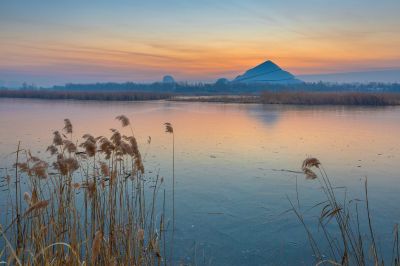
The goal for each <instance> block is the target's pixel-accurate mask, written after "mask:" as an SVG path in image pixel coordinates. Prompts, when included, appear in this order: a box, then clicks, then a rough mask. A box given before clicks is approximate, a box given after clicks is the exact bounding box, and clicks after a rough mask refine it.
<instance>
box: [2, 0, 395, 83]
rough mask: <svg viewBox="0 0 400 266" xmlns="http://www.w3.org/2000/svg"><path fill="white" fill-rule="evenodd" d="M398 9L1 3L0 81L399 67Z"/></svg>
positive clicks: (318, 4)
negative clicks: (268, 64)
mask: <svg viewBox="0 0 400 266" xmlns="http://www.w3.org/2000/svg"><path fill="white" fill-rule="evenodd" d="M398 13H400V1H389V0H384V1H369V0H366V1H361V0H359V1H355V0H350V1H343V0H337V1H329V0H327V1H322V0H320V1H317V0H313V1H226V0H220V1H188V0H186V1H167V0H164V1H147V2H144V1H98V0H97V1H75V0H72V1H71V0H69V1H19V0H14V1H9V0H2V1H1V3H0V80H14V81H27V82H34V83H37V84H43V85H51V84H56V83H61V84H62V83H65V82H93V81H127V80H133V81H143V82H149V81H155V80H160V79H161V78H162V76H163V75H164V74H171V75H173V76H175V77H176V78H177V79H178V80H189V81H211V80H215V79H217V78H219V77H227V78H233V77H235V76H236V75H237V74H240V72H242V71H244V70H245V69H247V68H249V67H252V66H254V65H256V64H258V63H261V62H263V61H265V60H267V59H271V60H273V61H274V62H276V63H277V64H279V65H280V66H282V67H283V68H285V69H288V70H289V71H291V72H293V73H294V74H310V73H331V72H346V71H364V70H377V69H378V70H379V69H396V68H400V51H399V50H400V49H398V47H400V19H399V17H398Z"/></svg>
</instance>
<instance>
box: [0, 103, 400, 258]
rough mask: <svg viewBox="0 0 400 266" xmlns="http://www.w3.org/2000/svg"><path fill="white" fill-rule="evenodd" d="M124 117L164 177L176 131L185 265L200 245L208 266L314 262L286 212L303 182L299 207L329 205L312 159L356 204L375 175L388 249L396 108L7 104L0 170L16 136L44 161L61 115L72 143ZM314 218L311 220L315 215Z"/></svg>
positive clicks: (398, 121) (399, 213) (378, 220)
mask: <svg viewBox="0 0 400 266" xmlns="http://www.w3.org/2000/svg"><path fill="white" fill-rule="evenodd" d="M120 114H125V115H127V116H128V117H129V118H130V119H131V122H132V125H133V128H134V131H135V135H136V136H137V138H138V142H139V145H140V149H141V152H142V154H146V155H145V156H144V157H145V168H146V172H151V173H156V172H157V171H158V170H159V171H160V175H161V176H164V178H165V180H166V181H167V182H170V181H171V152H172V149H171V145H172V143H171V136H170V135H167V134H165V133H164V127H163V123H164V122H171V123H172V124H173V126H174V131H175V144H176V146H175V151H176V164H175V167H176V215H177V216H176V228H177V231H176V245H177V249H176V250H177V256H178V257H179V258H181V259H182V260H183V261H185V262H192V261H193V259H194V257H195V255H194V254H195V252H194V250H196V258H197V260H198V261H199V260H201V261H202V260H203V259H202V258H203V253H204V257H205V260H206V262H207V263H209V262H210V263H211V264H212V265H244V264H248V265H259V264H265V263H267V262H268V263H270V264H271V265H277V264H279V265H285V264H286V265H293V263H296V264H297V265H298V264H299V262H300V264H301V262H303V263H304V265H309V264H310V263H311V262H312V261H313V257H312V255H311V254H312V253H311V251H310V249H309V245H308V242H307V238H306V234H305V232H304V229H303V228H302V227H301V225H300V223H299V221H298V220H297V219H296V218H295V217H294V214H292V213H284V212H285V211H286V210H287V209H288V208H289V207H290V205H289V202H288V200H287V198H286V196H289V198H291V199H292V200H294V201H296V178H297V183H298V193H299V201H300V205H301V207H302V210H304V211H305V210H308V209H309V208H310V207H311V206H313V205H314V204H316V203H318V202H319V201H320V200H321V199H322V195H321V191H320V189H319V184H318V183H317V182H316V180H314V181H311V180H305V178H304V176H303V175H302V174H301V173H297V172H298V171H300V168H301V163H302V161H303V159H305V158H306V157H307V156H315V157H317V158H318V159H320V161H321V162H322V164H323V165H324V167H325V170H326V171H327V173H328V175H329V176H330V177H331V180H332V182H333V183H334V185H335V186H338V187H346V189H347V191H348V192H347V193H348V198H349V199H350V198H359V199H363V197H364V194H363V189H364V180H365V177H368V184H369V193H370V195H369V196H370V201H371V209H372V212H373V214H374V215H373V223H374V225H375V228H376V230H377V232H378V233H379V234H378V235H379V239H378V240H377V241H378V242H379V244H380V245H381V246H382V247H391V240H392V229H393V225H394V224H395V223H396V221H398V220H399V219H400V208H399V207H398V202H399V200H400V195H399V194H398V189H399V187H400V177H399V170H398V169H399V165H398V163H399V158H400V143H399V141H398V136H399V135H400V108H398V107H385V108H383V107H382V108H362V107H304V106H301V107H298V106H274V105H268V106H263V105H251V104H248V105H239V104H211V103H175V102H165V101H160V102H133V103H132V102H73V101H40V100H14V99H0V125H1V127H0V151H1V155H0V156H1V157H0V158H1V161H0V168H1V167H7V166H10V165H12V163H13V160H14V158H13V156H10V155H9V154H10V153H12V152H13V151H15V150H16V145H17V142H18V141H19V140H20V141H21V142H22V146H23V147H24V148H29V149H31V150H32V152H33V153H34V154H37V152H38V151H40V153H39V156H40V157H42V158H46V157H47V155H46V154H45V149H46V147H47V146H48V145H49V144H50V142H51V139H52V132H53V130H59V129H61V128H62V127H63V119H64V118H69V119H71V121H72V123H73V125H74V135H75V137H81V136H82V135H83V134H84V133H92V134H93V135H95V136H100V135H107V136H109V135H110V134H109V133H110V131H109V129H110V128H120V125H119V123H118V122H117V121H116V120H115V117H116V116H117V115H120ZM148 136H151V138H152V143H151V145H150V146H148V145H146V140H147V138H148ZM0 171H2V170H0ZM0 173H1V176H3V172H0ZM151 173H150V174H151ZM166 187H167V189H170V186H169V185H167V186H166ZM170 192H171V191H170V190H168V191H167V197H170ZM1 197H3V196H2V195H1V194H0V199H1ZM0 202H3V201H0ZM0 204H2V203H0ZM0 208H1V205H0ZM308 213H309V214H310V215H311V216H312V215H314V216H312V217H310V218H309V219H308V220H307V222H310V223H312V222H313V221H314V219H315V217H316V214H314V213H313V212H312V211H309V212H308ZM382 249H383V248H382ZM387 250H391V249H390V248H388V249H387ZM384 252H385V251H384ZM305 254H307V255H305ZM386 255H387V254H386Z"/></svg>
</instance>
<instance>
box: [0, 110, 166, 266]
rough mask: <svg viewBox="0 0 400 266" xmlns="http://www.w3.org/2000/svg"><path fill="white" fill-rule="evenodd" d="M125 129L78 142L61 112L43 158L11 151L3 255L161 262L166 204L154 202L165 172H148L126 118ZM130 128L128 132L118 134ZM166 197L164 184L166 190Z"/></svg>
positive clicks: (25, 260)
mask: <svg viewBox="0 0 400 266" xmlns="http://www.w3.org/2000/svg"><path fill="white" fill-rule="evenodd" d="M117 119H118V120H119V121H120V122H121V124H122V127H123V129H122V131H120V130H117V129H111V136H110V137H104V136H98V137H95V136H92V135H90V134H85V135H84V136H83V137H82V139H81V140H80V141H79V142H78V140H77V139H75V138H74V135H73V127H72V124H71V122H70V121H69V120H68V119H65V121H64V122H65V127H64V128H63V130H62V131H55V132H54V134H53V142H52V144H51V145H50V146H49V147H48V148H47V152H48V153H49V156H50V159H46V160H42V159H40V158H38V157H36V156H33V155H32V154H31V153H30V151H29V150H25V149H21V148H20V145H18V149H17V151H16V152H15V156H16V163H15V167H14V170H13V171H14V172H15V176H14V178H12V177H10V176H8V177H7V182H8V183H7V191H8V198H7V204H6V206H7V207H6V209H5V210H1V215H3V218H4V216H6V218H5V220H6V221H8V222H7V224H4V225H0V237H1V240H0V243H2V245H0V246H1V247H3V249H2V250H0V261H1V262H5V263H7V264H16V265H83V264H85V265H161V264H166V259H165V258H166V252H165V248H164V249H163V248H162V247H163V246H164V247H165V242H166V221H165V208H162V209H161V208H158V207H157V206H160V205H165V202H164V203H163V204H156V201H157V199H158V198H160V197H159V196H158V194H159V192H160V190H162V189H163V186H164V182H163V178H160V177H159V176H158V175H155V176H147V175H146V174H145V169H144V163H143V160H142V156H141V153H140V151H139V147H138V144H137V141H136V138H135V136H134V134H133V133H134V132H133V129H132V127H131V125H130V121H129V119H128V118H127V117H126V116H118V117H117ZM126 128H129V129H130V130H128V131H127V132H129V134H126V135H125V134H123V133H122V132H123V131H126V130H125V129H126ZM164 201H165V191H164Z"/></svg>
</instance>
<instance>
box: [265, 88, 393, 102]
mask: <svg viewBox="0 0 400 266" xmlns="http://www.w3.org/2000/svg"><path fill="white" fill-rule="evenodd" d="M260 98H261V102H262V103H264V104H304V105H399V104H400V93H371V92H289V91H286V92H263V93H262V94H261V96H260Z"/></svg>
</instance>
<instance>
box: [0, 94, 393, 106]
mask: <svg viewBox="0 0 400 266" xmlns="http://www.w3.org/2000/svg"><path fill="white" fill-rule="evenodd" d="M2 98H4V99H37V100H52V101H54V100H68V101H98V102H143V101H146V102H147V101H168V102H200V103H202V102H203V103H237V104H269V105H303V106H324V105H326V106H332V105H337V106H340V105H342V106H399V105H400V93H396V92H306V91H279V92H271V91H264V92H262V93H261V94H258V95H234V94H231V95H228V94H226V95H182V94H181V95H173V94H168V93H154V92H134V91H132V92H130V91H128V92H127V91H99V92H92V91H17V90H13V91H12V90H7V91H6V90H5V91H1V90H0V99H2Z"/></svg>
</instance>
